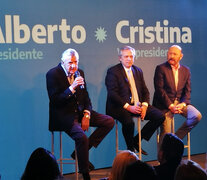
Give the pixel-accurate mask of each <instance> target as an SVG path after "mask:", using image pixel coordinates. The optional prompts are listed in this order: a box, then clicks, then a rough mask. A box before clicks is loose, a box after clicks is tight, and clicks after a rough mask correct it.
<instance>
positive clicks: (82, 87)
mask: <svg viewBox="0 0 207 180" xmlns="http://www.w3.org/2000/svg"><path fill="white" fill-rule="evenodd" d="M79 76H81V75H80V72H79V71H76V72H75V74H74V78H77V77H79ZM79 87H80V89H84V85H83V84H82V85H80V86H79Z"/></svg>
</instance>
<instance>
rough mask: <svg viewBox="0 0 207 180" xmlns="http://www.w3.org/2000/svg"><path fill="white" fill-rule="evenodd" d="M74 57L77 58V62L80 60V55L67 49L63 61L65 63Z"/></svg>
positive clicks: (73, 50) (63, 54)
mask: <svg viewBox="0 0 207 180" xmlns="http://www.w3.org/2000/svg"><path fill="white" fill-rule="evenodd" d="M72 56H75V57H76V59H77V60H79V54H78V52H77V51H76V50H75V49H71V48H69V49H67V50H65V51H64V52H63V53H62V58H61V60H62V61H63V62H64V61H65V59H67V58H71V57H72Z"/></svg>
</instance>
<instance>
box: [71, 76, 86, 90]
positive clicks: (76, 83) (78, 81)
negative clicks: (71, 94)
mask: <svg viewBox="0 0 207 180" xmlns="http://www.w3.org/2000/svg"><path fill="white" fill-rule="evenodd" d="M83 84H84V79H83V77H81V76H79V77H77V78H75V79H74V81H73V83H72V84H71V86H72V88H73V89H76V88H77V87H78V86H80V85H83Z"/></svg>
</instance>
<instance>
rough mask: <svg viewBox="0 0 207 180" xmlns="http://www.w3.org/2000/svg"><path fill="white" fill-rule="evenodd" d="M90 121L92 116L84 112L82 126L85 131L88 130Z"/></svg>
mask: <svg viewBox="0 0 207 180" xmlns="http://www.w3.org/2000/svg"><path fill="white" fill-rule="evenodd" d="M89 123H90V116H89V114H88V113H84V116H83V118H82V121H81V128H82V129H83V130H84V131H88V128H89Z"/></svg>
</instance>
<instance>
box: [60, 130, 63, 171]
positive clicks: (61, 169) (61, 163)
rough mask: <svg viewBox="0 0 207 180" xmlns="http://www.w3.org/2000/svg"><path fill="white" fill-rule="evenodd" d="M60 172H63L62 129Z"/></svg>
mask: <svg viewBox="0 0 207 180" xmlns="http://www.w3.org/2000/svg"><path fill="white" fill-rule="evenodd" d="M60 173H61V174H63V151H62V132H61V131H60Z"/></svg>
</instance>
